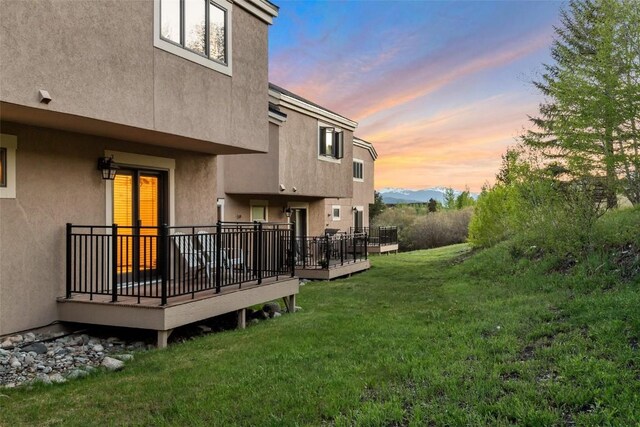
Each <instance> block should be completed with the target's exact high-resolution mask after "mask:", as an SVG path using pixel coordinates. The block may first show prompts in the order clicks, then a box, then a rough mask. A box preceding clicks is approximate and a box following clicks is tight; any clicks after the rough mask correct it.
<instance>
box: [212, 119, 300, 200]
mask: <svg viewBox="0 0 640 427" xmlns="http://www.w3.org/2000/svg"><path fill="white" fill-rule="evenodd" d="M279 134H280V128H279V126H278V125H275V124H273V123H269V135H268V136H269V152H268V153H267V154H240V155H228V156H224V157H223V158H222V159H221V161H220V163H222V164H223V169H224V174H223V176H222V177H221V178H222V181H220V185H221V187H224V190H225V191H226V192H228V193H240V194H243V193H244V194H278V193H285V192H280V189H279V182H278V171H279V169H280V165H279V164H278V161H279V160H280V158H279V156H278V146H279V142H278V138H279ZM289 190H291V189H289ZM290 192H291V191H288V192H287V193H290Z"/></svg>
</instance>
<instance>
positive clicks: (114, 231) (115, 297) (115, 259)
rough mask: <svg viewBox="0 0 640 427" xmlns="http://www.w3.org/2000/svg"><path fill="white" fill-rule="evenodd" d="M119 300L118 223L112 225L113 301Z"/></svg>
mask: <svg viewBox="0 0 640 427" xmlns="http://www.w3.org/2000/svg"><path fill="white" fill-rule="evenodd" d="M116 301H118V224H113V225H112V226H111V302H116Z"/></svg>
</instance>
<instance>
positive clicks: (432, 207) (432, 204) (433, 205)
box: [427, 198, 438, 212]
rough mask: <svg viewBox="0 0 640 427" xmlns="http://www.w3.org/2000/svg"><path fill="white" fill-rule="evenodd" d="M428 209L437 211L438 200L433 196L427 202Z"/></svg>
mask: <svg viewBox="0 0 640 427" xmlns="http://www.w3.org/2000/svg"><path fill="white" fill-rule="evenodd" d="M427 209H428V211H429V212H437V211H438V202H437V201H436V200H435V199H433V198H431V199H429V201H428V202H427Z"/></svg>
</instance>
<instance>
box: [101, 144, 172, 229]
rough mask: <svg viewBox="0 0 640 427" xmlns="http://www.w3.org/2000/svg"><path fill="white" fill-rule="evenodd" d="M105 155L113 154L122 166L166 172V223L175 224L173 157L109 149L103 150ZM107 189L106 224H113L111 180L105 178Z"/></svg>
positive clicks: (115, 161) (114, 159)
mask: <svg viewBox="0 0 640 427" xmlns="http://www.w3.org/2000/svg"><path fill="white" fill-rule="evenodd" d="M104 155H105V156H106V157H111V156H113V161H114V163H117V164H119V165H123V166H131V167H134V168H135V167H138V168H146V169H156V170H160V171H166V172H168V173H167V175H168V176H169V183H168V184H169V185H168V186H169V221H168V222H167V224H168V225H169V226H173V225H175V222H174V221H175V217H176V202H175V201H176V197H175V192H176V190H175V187H176V186H175V175H176V161H175V159H170V158H166V157H156V156H145V155H142V154H133V153H125V152H120V151H109V150H106V151H105V152H104ZM105 183H106V187H107V191H106V196H107V199H106V207H107V212H106V224H107V225H112V224H113V181H112V180H110V179H107V180H105Z"/></svg>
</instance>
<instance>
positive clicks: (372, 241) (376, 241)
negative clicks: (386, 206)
mask: <svg viewBox="0 0 640 427" xmlns="http://www.w3.org/2000/svg"><path fill="white" fill-rule="evenodd" d="M351 233H366V234H367V235H368V236H369V246H387V245H397V244H398V227H396V226H381V227H351Z"/></svg>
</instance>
